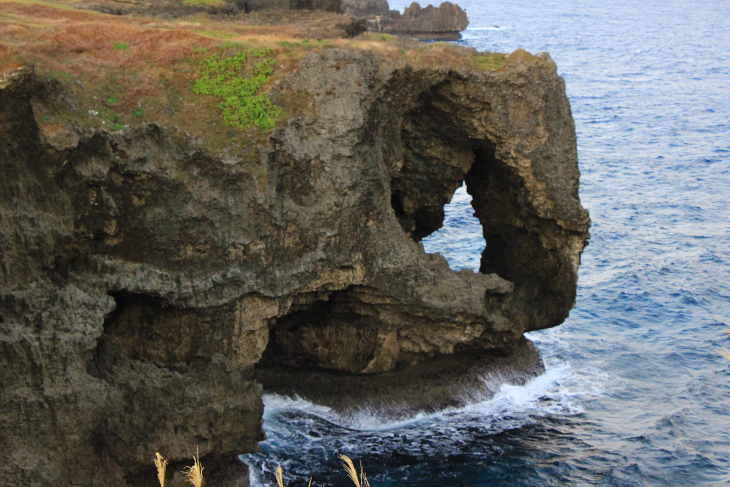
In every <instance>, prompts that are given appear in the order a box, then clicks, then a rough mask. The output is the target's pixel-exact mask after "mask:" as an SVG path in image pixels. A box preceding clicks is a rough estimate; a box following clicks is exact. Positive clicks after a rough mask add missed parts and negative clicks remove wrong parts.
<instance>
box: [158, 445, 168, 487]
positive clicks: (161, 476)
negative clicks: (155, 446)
mask: <svg viewBox="0 0 730 487" xmlns="http://www.w3.org/2000/svg"><path fill="white" fill-rule="evenodd" d="M156 455H157V458H155V467H157V480H159V481H160V487H165V470H167V460H165V459H164V458H162V455H160V452H157V453H156Z"/></svg>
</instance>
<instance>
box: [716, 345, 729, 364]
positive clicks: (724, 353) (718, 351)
mask: <svg viewBox="0 0 730 487" xmlns="http://www.w3.org/2000/svg"><path fill="white" fill-rule="evenodd" d="M722 348H723V350H725V351H724V352H723V351H722V350H717V353H719V354H720V355H722V356H723V357H725V358H726V359H728V360H730V350H728V349H727V348H725V345H723V346H722Z"/></svg>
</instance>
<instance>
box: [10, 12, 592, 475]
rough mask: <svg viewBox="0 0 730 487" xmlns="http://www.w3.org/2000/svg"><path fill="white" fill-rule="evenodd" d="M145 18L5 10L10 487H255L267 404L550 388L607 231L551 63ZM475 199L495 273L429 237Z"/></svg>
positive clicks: (294, 28) (309, 17)
mask: <svg viewBox="0 0 730 487" xmlns="http://www.w3.org/2000/svg"><path fill="white" fill-rule="evenodd" d="M239 3H240V2H239ZM130 5H131V4H130V3H129V2H124V3H120V2H108V3H104V4H94V5H91V7H93V9H91V10H89V8H90V6H89V4H88V2H74V1H71V0H69V1H66V2H58V3H49V2H32V1H28V2H22V3H18V2H15V3H0V12H2V15H1V16H0V367H1V368H2V374H0V438H2V441H0V451H2V452H3V454H4V455H3V458H4V461H3V462H2V463H1V464H0V472H1V476H2V478H3V480H4V482H5V483H6V484H7V485H14V486H15V485H18V486H26V485H28V486H30V485H105V486H112V487H116V486H120V487H121V486H124V485H137V486H143V485H154V482H156V480H155V479H156V477H155V474H154V466H153V464H152V458H153V456H154V454H155V452H157V451H160V452H162V453H163V454H164V456H165V457H167V458H169V459H170V461H171V463H172V464H171V467H170V469H169V471H170V472H174V471H176V470H177V471H179V470H180V468H175V467H176V466H179V465H180V463H179V462H183V461H184V460H186V459H188V458H189V456H190V454H191V453H192V452H193V451H195V448H196V447H197V448H199V449H200V456H201V457H202V458H203V463H204V465H206V469H207V470H206V472H210V473H211V474H215V473H216V472H227V473H226V475H227V476H226V475H223V476H222V477H220V478H218V479H216V478H215V476H214V475H213V476H211V477H210V478H209V479H210V483H209V485H213V486H228V485H231V486H232V485H244V484H243V483H242V482H244V481H243V480H242V477H241V475H244V474H245V469H244V472H243V473H241V471H240V470H241V469H242V468H243V467H241V465H240V463H238V461H237V460H236V458H237V455H238V454H241V453H246V452H252V451H255V450H256V449H257V444H258V442H259V441H261V440H263V439H264V432H263V430H262V414H263V403H262V401H261V396H262V393H263V391H264V389H265V388H268V389H269V390H276V391H281V392H295V393H298V394H301V395H303V396H305V397H311V398H312V399H314V400H317V401H319V402H322V403H326V404H330V405H332V406H333V407H336V408H340V409H347V408H348V407H350V406H351V403H352V402H356V403H357V404H358V405H362V404H367V403H368V402H369V403H370V404H371V405H374V406H376V407H381V406H383V407H385V406H386V405H388V404H394V403H395V402H398V401H400V402H399V403H398V405H399V407H400V406H402V407H410V408H413V409H429V408H431V409H437V408H439V407H444V406H445V405H448V404H450V403H453V402H454V401H458V400H459V395H460V394H461V393H463V392H464V390H466V389H468V388H470V387H474V383H475V381H477V380H478V379H479V377H482V376H483V375H484V374H489V373H502V374H503V376H504V377H507V378H509V379H510V380H513V381H516V382H519V381H521V380H526V378H529V377H532V376H534V375H535V374H536V373H539V372H540V370H541V367H542V365H541V362H540V358H539V356H538V354H537V353H536V351H535V350H534V347H532V346H531V344H530V343H529V342H527V341H526V339H525V338H524V336H523V334H524V333H525V332H528V331H531V330H539V329H543V328H548V327H552V326H556V325H559V324H560V323H562V322H563V320H564V319H565V318H566V317H567V316H568V313H569V312H570V309H571V308H572V306H573V304H574V301H575V296H576V284H577V276H578V267H579V264H580V256H581V253H582V250H583V248H584V246H585V245H586V242H587V239H588V228H589V225H590V221H589V218H588V214H587V212H586V211H585V210H584V209H583V208H582V207H581V204H580V201H579V198H578V187H579V172H578V164H577V150H576V137H575V126H574V123H573V119H572V116H571V110H570V105H569V102H568V99H567V97H566V94H565V86H564V82H563V80H562V79H561V78H560V77H559V76H558V74H557V69H556V65H555V63H554V62H553V60H552V59H551V58H550V56H549V55H547V54H545V53H541V54H538V55H531V54H529V53H527V52H525V51H521V50H519V51H515V52H514V53H512V54H509V55H504V54H499V53H478V52H476V51H474V50H468V49H463V48H460V47H458V46H453V45H449V44H446V43H436V44H425V43H418V42H415V41H411V40H408V39H399V38H391V37H390V36H383V35H382V34H374V33H363V34H360V35H358V36H356V37H354V38H347V37H348V33H347V32H346V29H345V28H344V27H342V25H346V24H347V19H348V18H349V17H347V16H345V15H343V14H340V13H327V12H324V13H322V12H319V13H317V12H315V13H305V14H301V15H300V14H298V13H296V14H292V16H291V18H289V20H286V18H285V17H284V16H282V15H283V14H281V13H279V14H277V16H275V17H271V16H268V14H267V13H256V12H252V13H250V14H246V16H247V17H246V18H245V19H242V18H240V17H235V16H234V17H232V18H228V17H227V15H228V14H223V15H222V16H221V15H220V14H218V13H215V12H213V13H205V12H203V13H202V14H201V13H196V14H195V16H192V17H184V18H183V19H182V20H178V19H177V17H175V16H170V17H169V18H167V17H166V18H161V17H159V16H154V17H150V16H149V15H143V12H145V11H147V10H144V9H150V8H161V7H160V5H159V4H157V5H156V6H155V5H152V4H144V3H143V2H137V3H136V4H135V8H138V9H140V10H138V11H136V13H134V12H126V13H122V14H121V15H118V14H117V13H114V12H113V13H114V14H113V15H110V14H108V13H103V12H101V11H102V10H104V9H106V10H109V11H111V10H113V9H116V8H120V9H128V8H130ZM189 6H190V5H188V4H186V3H181V4H180V5H179V7H180V8H188V7H189ZM101 7H104V9H102V8H101ZM244 7H245V8H251V7H252V6H251V5H248V7H246V5H244ZM206 8H210V7H209V6H208V7H206ZM217 8H222V7H217ZM412 8H413V7H412ZM442 8H443V7H442ZM448 8H451V7H448ZM425 10H428V9H425ZM410 12H413V11H412V10H411V11H410ZM287 15H289V14H287ZM404 17H408V18H417V17H418V16H417V15H416V14H415V13H408V12H407V14H404ZM287 18H288V17H287ZM414 22H415V21H414ZM402 25H404V24H402ZM412 25H419V24H417V22H415V23H414V24H412ZM419 28H420V27H419ZM216 93H229V94H230V93H233V95H230V96H229V95H226V96H225V97H216V96H215V94H216ZM462 184H466V187H467V190H468V191H469V193H470V194H471V195H472V196H473V206H474V209H475V215H476V217H477V218H478V219H479V221H480V222H481V225H482V227H483V230H484V237H485V239H486V242H487V248H486V250H485V251H484V253H483V255H482V260H481V268H480V270H479V271H478V272H474V271H470V270H463V271H460V272H454V271H452V270H451V269H450V268H449V266H448V264H447V262H446V260H445V259H444V258H443V257H442V256H440V255H438V254H435V255H431V254H427V253H426V252H425V251H424V249H423V246H422V245H421V243H420V241H421V239H423V238H424V237H426V236H427V235H429V234H431V233H433V232H435V231H437V230H438V229H439V228H440V227H441V226H442V224H443V220H444V205H445V204H447V203H448V202H449V201H450V199H451V197H452V195H453V193H454V191H455V190H456V189H457V188H458V187H460V186H461V185H462ZM262 384H263V386H262ZM320 384H327V386H326V390H325V388H323V387H321V386H320ZM335 393H336V394H335ZM395 396H397V397H395ZM396 400H397V401H396ZM348 401H350V402H348ZM172 482H173V480H172V479H171V480H170V483H169V484H168V485H174V484H173V483H172Z"/></svg>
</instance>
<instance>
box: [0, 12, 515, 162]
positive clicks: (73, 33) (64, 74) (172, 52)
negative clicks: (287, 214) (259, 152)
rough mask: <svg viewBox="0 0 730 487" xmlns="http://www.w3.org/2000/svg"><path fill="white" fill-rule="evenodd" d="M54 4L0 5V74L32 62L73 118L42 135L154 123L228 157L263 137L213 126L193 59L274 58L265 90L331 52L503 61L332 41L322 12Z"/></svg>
mask: <svg viewBox="0 0 730 487" xmlns="http://www.w3.org/2000/svg"><path fill="white" fill-rule="evenodd" d="M100 1H103V0H100ZM58 2H59V3H56V2H48V1H39V0H12V1H11V0H0V77H4V76H5V75H7V74H8V73H9V72H11V71H13V70H15V69H17V68H19V67H21V66H23V65H26V64H34V65H35V66H36V71H37V72H38V74H39V75H40V76H42V77H47V78H50V79H56V80H58V81H60V82H62V83H63V84H64V85H65V86H66V87H67V88H68V90H69V91H70V92H71V94H72V95H73V98H74V99H75V100H77V102H78V109H76V110H74V111H73V112H69V111H64V110H63V109H61V108H59V107H55V108H44V107H40V108H39V109H38V110H39V112H38V113H36V115H37V118H38V120H39V124H40V125H41V128H42V129H43V130H44V131H46V132H47V133H51V134H56V133H60V132H63V130H64V127H69V126H71V125H73V124H75V125H77V126H81V127H93V128H106V129H112V130H115V129H119V128H121V127H124V126H126V125H129V126H135V125H139V124H142V123H144V122H155V123H158V124H161V125H170V126H175V127H178V128H179V129H180V130H181V131H183V132H185V133H190V134H194V135H196V136H203V137H204V140H205V144H206V146H208V147H209V148H213V149H218V148H223V147H225V148H228V149H231V150H234V151H238V150H239V149H244V148H245V147H250V146H251V144H252V143H254V144H257V143H260V142H263V141H265V140H266V139H267V136H266V135H265V134H261V133H258V132H257V131H256V130H244V131H242V130H238V129H233V128H231V127H227V126H223V124H222V120H221V114H220V110H219V109H218V101H217V100H216V99H214V98H213V97H210V96H202V95H196V94H194V93H193V92H192V89H191V88H192V86H193V84H194V81H195V79H196V72H197V70H198V69H199V68H200V65H201V61H202V60H203V59H206V58H209V57H211V56H213V55H221V56H231V55H234V54H235V53H236V52H240V51H243V50H247V49H252V48H253V49H261V48H269V49H271V50H272V53H273V56H274V58H275V59H276V66H275V69H274V72H273V74H272V76H271V79H270V83H269V85H268V86H269V87H271V86H273V85H275V84H276V83H277V82H278V81H280V80H281V79H282V78H284V77H285V76H286V75H287V74H288V73H290V72H291V71H292V70H294V69H296V68H297V66H298V65H299V63H300V62H301V61H302V59H304V58H305V57H306V56H308V55H310V54H311V53H314V52H321V51H323V50H325V49H331V48H336V47H340V48H347V49H360V50H365V51H369V52H375V53H378V54H379V55H381V56H383V57H386V58H388V59H390V60H391V61H393V62H394V63H396V65H406V64H409V65H412V66H415V67H418V66H435V67H438V68H439V69H454V68H458V67H460V66H464V65H467V66H471V67H473V68H475V69H498V68H499V66H500V62H501V61H503V59H504V56H502V57H501V59H497V58H495V57H493V56H491V55H478V56H477V55H475V53H474V52H471V51H469V50H466V49H462V48H457V47H455V46H453V45H450V44H446V43H443V44H432V45H425V44H422V43H416V42H412V41H404V40H400V39H392V38H389V37H387V38H386V37H383V38H380V37H377V36H376V37H373V36H369V35H364V36H362V37H360V38H356V39H340V38H336V37H338V36H340V35H341V33H340V32H339V30H338V28H337V27H336V25H337V22H338V21H342V20H343V19H342V17H340V16H337V15H336V14H330V13H321V12H320V13H316V12H287V13H281V12H279V13H266V12H264V13H261V14H256V15H253V14H252V15H250V16H245V17H244V18H237V19H236V20H235V21H233V20H226V18H225V17H223V20H221V19H219V18H213V17H211V16H209V15H206V14H198V15H196V16H194V17H186V18H181V19H177V20H169V21H168V20H160V19H154V18H145V17H137V16H114V15H106V14H101V13H98V12H93V11H88V10H77V9H74V8H71V7H72V6H73V5H75V3H74V1H73V0H65V1H64V0H58ZM265 89H268V88H265ZM279 103H282V104H283V106H282V107H281V108H282V115H281V119H287V118H289V117H291V116H295V115H298V114H300V113H302V114H309V113H311V110H312V107H311V106H310V105H311V97H308V98H307V99H306V100H303V99H300V98H298V97H297V96H296V94H294V93H292V94H287V93H283V96H281V97H280V101H279ZM44 110H45V111H44Z"/></svg>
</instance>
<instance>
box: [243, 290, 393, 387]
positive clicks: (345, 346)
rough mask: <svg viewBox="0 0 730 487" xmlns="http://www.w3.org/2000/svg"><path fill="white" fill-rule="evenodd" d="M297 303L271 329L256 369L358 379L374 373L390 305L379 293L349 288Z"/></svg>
mask: <svg viewBox="0 0 730 487" xmlns="http://www.w3.org/2000/svg"><path fill="white" fill-rule="evenodd" d="M299 299H300V302H299V303H296V304H294V305H293V306H292V308H291V309H290V310H289V312H288V313H287V314H285V315H283V316H281V317H280V318H278V319H276V320H274V321H273V323H272V324H271V327H270V332H269V343H268V345H267V347H266V350H265V351H264V354H263V356H262V358H261V360H260V361H259V363H258V365H257V366H256V367H257V369H258V368H267V367H277V366H287V367H296V368H299V369H306V370H315V369H317V370H330V371H339V372H346V373H350V374H358V373H362V372H363V371H367V370H368V367H371V368H372V363H373V361H374V359H375V358H376V356H377V354H378V351H379V350H380V349H381V348H382V345H383V341H384V340H386V339H387V337H386V336H384V334H383V333H382V327H381V326H379V325H380V322H381V318H380V312H381V306H382V305H384V304H386V303H383V302H382V300H383V297H382V296H379V294H378V293H377V291H376V290H374V289H371V288H367V287H364V286H350V287H348V288H346V289H343V290H341V291H335V292H332V293H329V294H327V295H325V296H323V295H322V294H321V293H317V294H315V295H305V296H300V298H299ZM379 301H380V302H379ZM389 365H392V364H389Z"/></svg>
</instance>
